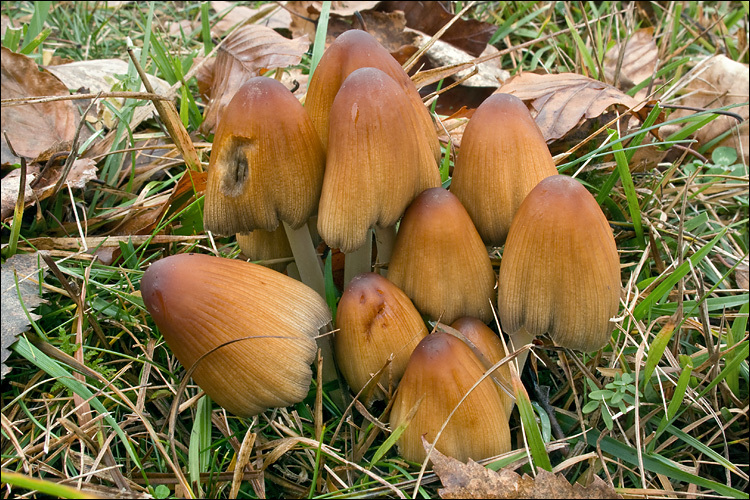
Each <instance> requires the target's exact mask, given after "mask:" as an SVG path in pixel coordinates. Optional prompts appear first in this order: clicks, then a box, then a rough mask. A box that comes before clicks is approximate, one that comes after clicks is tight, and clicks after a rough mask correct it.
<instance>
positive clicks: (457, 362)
mask: <svg viewBox="0 0 750 500" xmlns="http://www.w3.org/2000/svg"><path fill="white" fill-rule="evenodd" d="M484 372H485V368H484V365H482V363H481V362H480V361H479V360H478V359H477V357H476V356H475V355H474V353H473V352H472V351H471V349H470V348H469V346H467V345H466V344H464V343H463V342H462V341H460V340H459V339H457V338H456V337H454V336H453V335H450V334H447V333H442V332H436V333H432V334H430V335H428V336H427V337H425V338H424V339H422V341H421V342H420V343H419V345H417V347H416V348H415V349H414V352H413V353H412V355H411V358H409V364H408V365H407V366H406V372H405V373H404V376H403V377H402V378H401V383H400V384H399V386H398V390H397V392H396V399H395V401H394V403H393V408H392V409H391V419H390V424H391V428H392V429H395V428H397V427H398V426H399V425H401V424H402V422H404V421H405V420H406V418H407V416H408V415H409V413H410V412H411V411H412V410H413V409H414V408H415V407H417V405H419V406H418V407H417V410H416V412H415V413H414V416H413V418H412V420H411V422H410V423H409V425H408V426H407V427H406V429H405V430H404V431H403V433H402V434H401V437H400V438H399V440H398V449H399V452H400V454H401V456H403V457H404V458H405V459H407V460H412V461H415V462H421V461H423V460H424V459H425V456H426V453H425V449H424V447H423V446H422V441H421V438H422V436H423V435H424V436H425V439H426V440H427V441H428V442H430V443H433V442H435V440H436V439H437V443H436V444H435V448H436V449H437V450H439V451H440V452H441V453H443V454H445V455H448V456H451V457H454V458H456V459H458V460H461V461H462V462H465V461H467V460H468V459H469V458H471V459H473V460H481V459H483V458H488V457H492V456H495V455H499V454H501V453H505V452H506V451H509V450H510V446H511V444H510V429H509V428H508V419H507V416H506V414H505V410H504V409H503V403H502V401H501V400H500V395H499V394H498V392H497V391H496V390H495V387H494V386H493V384H492V381H491V380H490V379H489V378H486V379H484V380H483V381H482V382H481V383H479V385H477V387H476V388H475V389H474V390H473V391H472V392H471V393H469V390H470V389H471V388H472V386H474V384H476V383H477V382H478V381H479V379H480V378H481V377H482V376H483V375H484ZM467 394H468V396H466V395H467ZM464 396H466V399H465V400H464V401H463V402H462V403H460V405H459V402H460V401H461V400H462V398H464ZM456 407H458V408H457V409H456V411H455V413H454V414H453V415H452V416H451V412H452V411H453V410H454V408H456ZM449 418H450V420H448V419H449ZM446 420H448V424H447V425H446V426H445V429H444V430H443V432H442V434H441V435H440V437H439V438H438V437H437V433H438V431H439V430H440V428H441V427H442V426H443V424H444V422H445V421H446Z"/></svg>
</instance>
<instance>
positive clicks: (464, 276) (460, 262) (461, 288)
mask: <svg viewBox="0 0 750 500" xmlns="http://www.w3.org/2000/svg"><path fill="white" fill-rule="evenodd" d="M388 279H390V280H391V281H392V282H393V283H394V284H395V285H396V286H397V287H399V288H400V289H401V290H403V291H404V292H405V293H406V295H408V296H409V298H411V300H412V301H413V302H414V305H415V306H417V309H418V310H419V311H420V312H422V314H425V315H427V316H428V317H429V318H430V319H432V320H437V319H440V321H442V322H443V323H446V324H450V323H451V322H453V321H454V320H455V319H456V318H459V317H461V316H474V317H477V318H480V319H481V320H483V321H490V320H491V319H492V317H493V314H492V304H491V302H490V301H491V300H492V301H494V296H495V290H494V288H495V281H496V280H495V272H494V271H493V270H492V264H491V263H490V258H489V255H488V254H487V249H486V248H485V246H484V243H482V239H481V238H480V237H479V233H477V230H476V229H475V228H474V223H473V222H472V221H471V218H470V217H469V214H468V213H466V209H464V207H463V206H462V205H461V202H460V201H458V198H456V197H455V196H454V195H453V194H451V193H450V192H449V191H447V190H445V189H443V188H432V189H427V190H425V191H423V192H422V193H421V194H420V195H419V196H417V198H416V199H415V200H414V201H413V202H412V204H411V205H410V206H409V208H408V209H407V210H406V213H405V214H404V218H403V219H402V220H401V224H400V225H399V231H398V235H397V236H396V243H395V245H394V248H393V254H392V256H391V262H390V265H389V267H388Z"/></svg>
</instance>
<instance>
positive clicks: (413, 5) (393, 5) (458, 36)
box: [379, 2, 497, 57]
mask: <svg viewBox="0 0 750 500" xmlns="http://www.w3.org/2000/svg"><path fill="white" fill-rule="evenodd" d="M379 9H380V10H383V11H386V12H393V11H396V10H401V11H403V12H404V15H405V16H406V25H407V26H408V27H409V28H412V29H415V30H417V31H421V32H423V33H427V34H428V35H430V36H432V35H434V34H435V33H437V32H438V31H439V30H440V29H441V28H442V27H443V26H445V25H446V24H447V23H448V22H449V21H450V20H451V19H453V16H454V15H453V14H451V13H450V12H448V11H447V10H446V9H445V7H444V6H443V4H442V2H382V4H381V6H380V7H379ZM495 31H497V26H495V25H494V24H490V23H486V22H483V21H477V20H475V19H458V20H457V21H456V22H455V24H453V26H451V27H450V28H448V30H447V31H446V32H445V33H444V34H443V36H442V37H440V39H441V40H442V41H443V42H447V43H449V44H451V45H453V46H455V47H458V48H459V49H461V50H463V51H465V52H468V53H469V54H470V55H472V56H474V57H478V56H479V55H480V54H481V53H482V52H483V51H484V49H485V47H486V46H487V42H488V41H489V40H490V38H491V37H492V35H493V34H494V33H495Z"/></svg>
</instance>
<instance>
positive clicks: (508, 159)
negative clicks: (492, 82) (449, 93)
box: [450, 94, 557, 246]
mask: <svg viewBox="0 0 750 500" xmlns="http://www.w3.org/2000/svg"><path fill="white" fill-rule="evenodd" d="M556 174H557V169H556V168H555V162H554V160H553V159H552V155H550V152H549V148H547V143H546V142H545V141H544V137H543V136H542V133H541V131H540V130H539V127H538V126H537V125H536V123H535V122H534V119H533V118H532V117H531V115H530V114H529V111H528V109H527V108H526V105H525V104H524V103H523V101H521V100H520V99H519V98H517V97H516V96H513V95H510V94H493V95H491V96H489V97H488V98H487V99H485V100H484V102H483V103H482V104H481V105H480V106H479V107H478V108H477V109H476V111H475V112H474V114H473V115H472V117H471V119H470V120H469V123H468V125H466V130H465V131H464V135H463V138H462V139H461V148H460V150H459V152H458V155H457V157H456V164H455V167H454V169H453V178H452V180H451V188H450V189H451V192H452V193H453V194H455V195H456V196H457V197H458V199H459V200H461V203H462V204H463V205H464V207H466V211H467V212H469V215H471V219H472V220H473V221H474V225H475V226H476V228H477V231H479V234H480V235H481V236H482V240H483V241H484V242H485V243H486V244H487V245H493V246H500V245H502V244H503V243H504V242H505V238H506V236H507V234H508V229H509V228H510V224H511V221H512V220H513V215H514V214H515V213H516V210H518V207H519V206H520V205H521V202H522V201H523V199H524V198H525V197H526V195H527V194H528V193H529V192H530V191H531V190H532V189H533V188H534V186H536V185H537V183H538V182H539V181H541V180H542V179H544V178H545V177H549V176H551V175H556Z"/></svg>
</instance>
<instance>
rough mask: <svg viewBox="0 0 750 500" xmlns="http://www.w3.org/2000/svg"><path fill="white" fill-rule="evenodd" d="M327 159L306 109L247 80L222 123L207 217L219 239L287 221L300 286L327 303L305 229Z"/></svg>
mask: <svg viewBox="0 0 750 500" xmlns="http://www.w3.org/2000/svg"><path fill="white" fill-rule="evenodd" d="M324 168H325V153H324V152H323V146H322V145H321V143H320V140H319V139H318V135H317V133H316V132H315V128H314V127H313V125H312V122H311V121H310V118H309V117H308V116H307V114H306V112H305V109H304V108H303V107H302V105H301V104H300V103H299V101H298V100H297V99H296V98H295V97H294V95H293V94H292V93H291V92H289V90H287V88H286V87H284V85H282V84H281V83H280V82H278V81H276V80H274V79H271V78H265V77H255V78H251V79H250V80H248V81H247V83H245V84H244V85H243V86H242V87H240V89H239V90H238V91H237V93H236V94H235V95H234V97H233V98H232V100H231V101H230V102H229V104H228V105H227V107H226V109H225V110H224V112H223V114H222V116H221V117H220V119H219V125H218V128H217V131H216V136H215V138H214V144H213V148H212V150H211V159H210V162H209V170H208V179H207V184H206V199H205V208H204V214H203V221H204V226H205V228H206V229H207V230H209V231H213V232H216V233H218V234H221V235H228V234H234V233H245V232H248V231H253V230H255V229H264V230H266V231H273V230H275V229H276V228H277V227H278V225H279V222H283V224H284V228H285V230H286V232H287V236H288V238H289V244H290V246H291V248H292V251H293V253H294V257H295V261H296V262H297V266H298V268H299V272H300V275H301V277H302V281H303V282H304V283H306V284H307V285H309V286H311V287H312V288H313V289H315V290H316V291H317V292H318V293H319V294H320V295H321V296H325V285H324V282H323V271H322V269H321V265H320V262H319V258H318V257H317V254H316V253H315V248H314V247H313V244H312V239H311V237H310V232H309V231H308V229H307V226H306V225H305V223H306V222H307V220H308V219H309V218H310V216H311V215H313V213H314V212H315V209H316V208H317V204H318V199H319V197H320V192H321V188H322V185H323V171H324Z"/></svg>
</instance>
